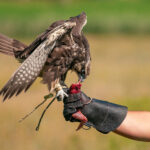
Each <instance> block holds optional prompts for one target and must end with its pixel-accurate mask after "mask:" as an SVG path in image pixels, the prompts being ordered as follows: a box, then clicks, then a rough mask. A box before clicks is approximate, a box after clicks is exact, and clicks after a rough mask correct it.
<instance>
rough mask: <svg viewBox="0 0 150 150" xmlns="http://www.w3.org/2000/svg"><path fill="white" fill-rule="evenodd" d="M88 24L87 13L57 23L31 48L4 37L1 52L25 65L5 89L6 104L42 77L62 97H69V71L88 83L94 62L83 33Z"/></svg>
mask: <svg viewBox="0 0 150 150" xmlns="http://www.w3.org/2000/svg"><path fill="white" fill-rule="evenodd" d="M86 23H87V16H86V14H85V13H84V12H83V13H81V14H80V15H78V16H75V17H70V18H69V19H68V20H60V21H56V22H54V23H53V24H51V25H50V27H49V28H48V29H47V30H46V31H45V32H44V33H42V34H41V35H39V36H38V37H37V38H36V40H35V41H33V42H32V43H31V44H30V45H29V46H27V45H25V44H23V43H22V42H20V41H18V40H15V39H12V38H9V37H7V36H5V35H2V34H0V52H1V53H4V54H7V55H11V56H14V57H15V58H16V59H17V60H19V62H20V63H22V64H21V65H20V67H19V68H18V69H17V70H16V72H15V73H14V74H13V75H12V76H11V78H10V79H9V81H8V82H7V83H6V84H5V86H4V87H3V88H2V89H1V91H0V95H2V96H3V101H4V100H6V99H7V98H8V99H9V98H11V97H12V96H13V95H16V96H17V95H18V94H20V93H21V92H22V91H23V90H24V91H27V90H28V89H29V87H30V86H31V85H32V83H33V82H34V81H35V80H36V78H37V77H42V79H43V80H42V81H43V83H44V84H47V85H48V89H49V92H50V93H51V92H53V91H58V90H59V94H58V95H60V96H61V97H62V98H63V96H64V94H65V92H63V89H62V86H64V85H65V83H64V82H65V78H66V74H67V72H68V71H69V70H72V71H75V72H76V73H77V75H78V78H79V80H84V79H85V78H86V77H87V75H89V72H90V61H91V57H90V49H89V44H88V41H87V39H86V37H85V36H84V35H83V32H82V29H83V27H84V26H85V25H86Z"/></svg>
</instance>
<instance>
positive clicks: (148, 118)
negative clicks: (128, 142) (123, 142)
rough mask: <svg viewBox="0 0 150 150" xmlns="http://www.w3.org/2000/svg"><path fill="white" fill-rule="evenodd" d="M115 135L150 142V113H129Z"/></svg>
mask: <svg viewBox="0 0 150 150" xmlns="http://www.w3.org/2000/svg"><path fill="white" fill-rule="evenodd" d="M114 132H115V133H117V134H119V135H122V136H125V137H128V138H131V139H135V140H140V141H150V112H148V111H128V113H127V116H126V118H125V119H124V121H123V122H122V124H121V125H120V126H119V127H118V128H117V129H116V130H115V131H114Z"/></svg>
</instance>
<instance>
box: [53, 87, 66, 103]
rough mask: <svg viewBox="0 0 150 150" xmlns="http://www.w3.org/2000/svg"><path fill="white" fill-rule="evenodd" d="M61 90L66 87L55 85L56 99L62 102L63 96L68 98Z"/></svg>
mask: <svg viewBox="0 0 150 150" xmlns="http://www.w3.org/2000/svg"><path fill="white" fill-rule="evenodd" d="M63 88H66V87H62V86H61V85H60V84H57V86H56V88H55V91H56V97H57V100H58V101H62V100H63V99H64V97H65V96H66V97H68V95H67V93H66V92H65V91H64V90H63Z"/></svg>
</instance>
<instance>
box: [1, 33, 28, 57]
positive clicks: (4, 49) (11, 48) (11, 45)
mask: <svg viewBox="0 0 150 150" xmlns="http://www.w3.org/2000/svg"><path fill="white" fill-rule="evenodd" d="M26 47H27V46H26V45H25V44H23V43H21V42H20V41H17V40H15V39H12V38H9V37H7V36H5V35H3V34H1V33H0V53H3V54H6V55H10V56H14V55H15V52H17V51H23V50H24V48H26Z"/></svg>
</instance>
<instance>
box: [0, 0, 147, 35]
mask: <svg viewBox="0 0 150 150" xmlns="http://www.w3.org/2000/svg"><path fill="white" fill-rule="evenodd" d="M82 11H85V12H86V13H87V16H88V24H87V26H86V28H85V31H86V32H90V33H124V34H150V17H149V16H150V1H147V0H134V1H127V0H120V1H119V0H113V1H112V0H107V1H96V0H95V1H77V2H71V3H69V2H59V1H56V2H55V3H54V2H49V1H47V2H37V1H32V2H30V3H29V2H28V3H24V2H19V3H17V2H13V3H12V2H7V3H6V2H1V3H0V22H1V23H0V29H1V30H0V32H3V33H6V34H9V35H13V36H20V37H32V36H35V35H37V34H38V33H40V32H42V31H44V30H45V29H46V28H47V27H48V26H49V25H50V24H51V23H52V22H54V21H56V20H60V19H68V18H69V17H70V16H75V15H78V14H79V13H81V12H82Z"/></svg>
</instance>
